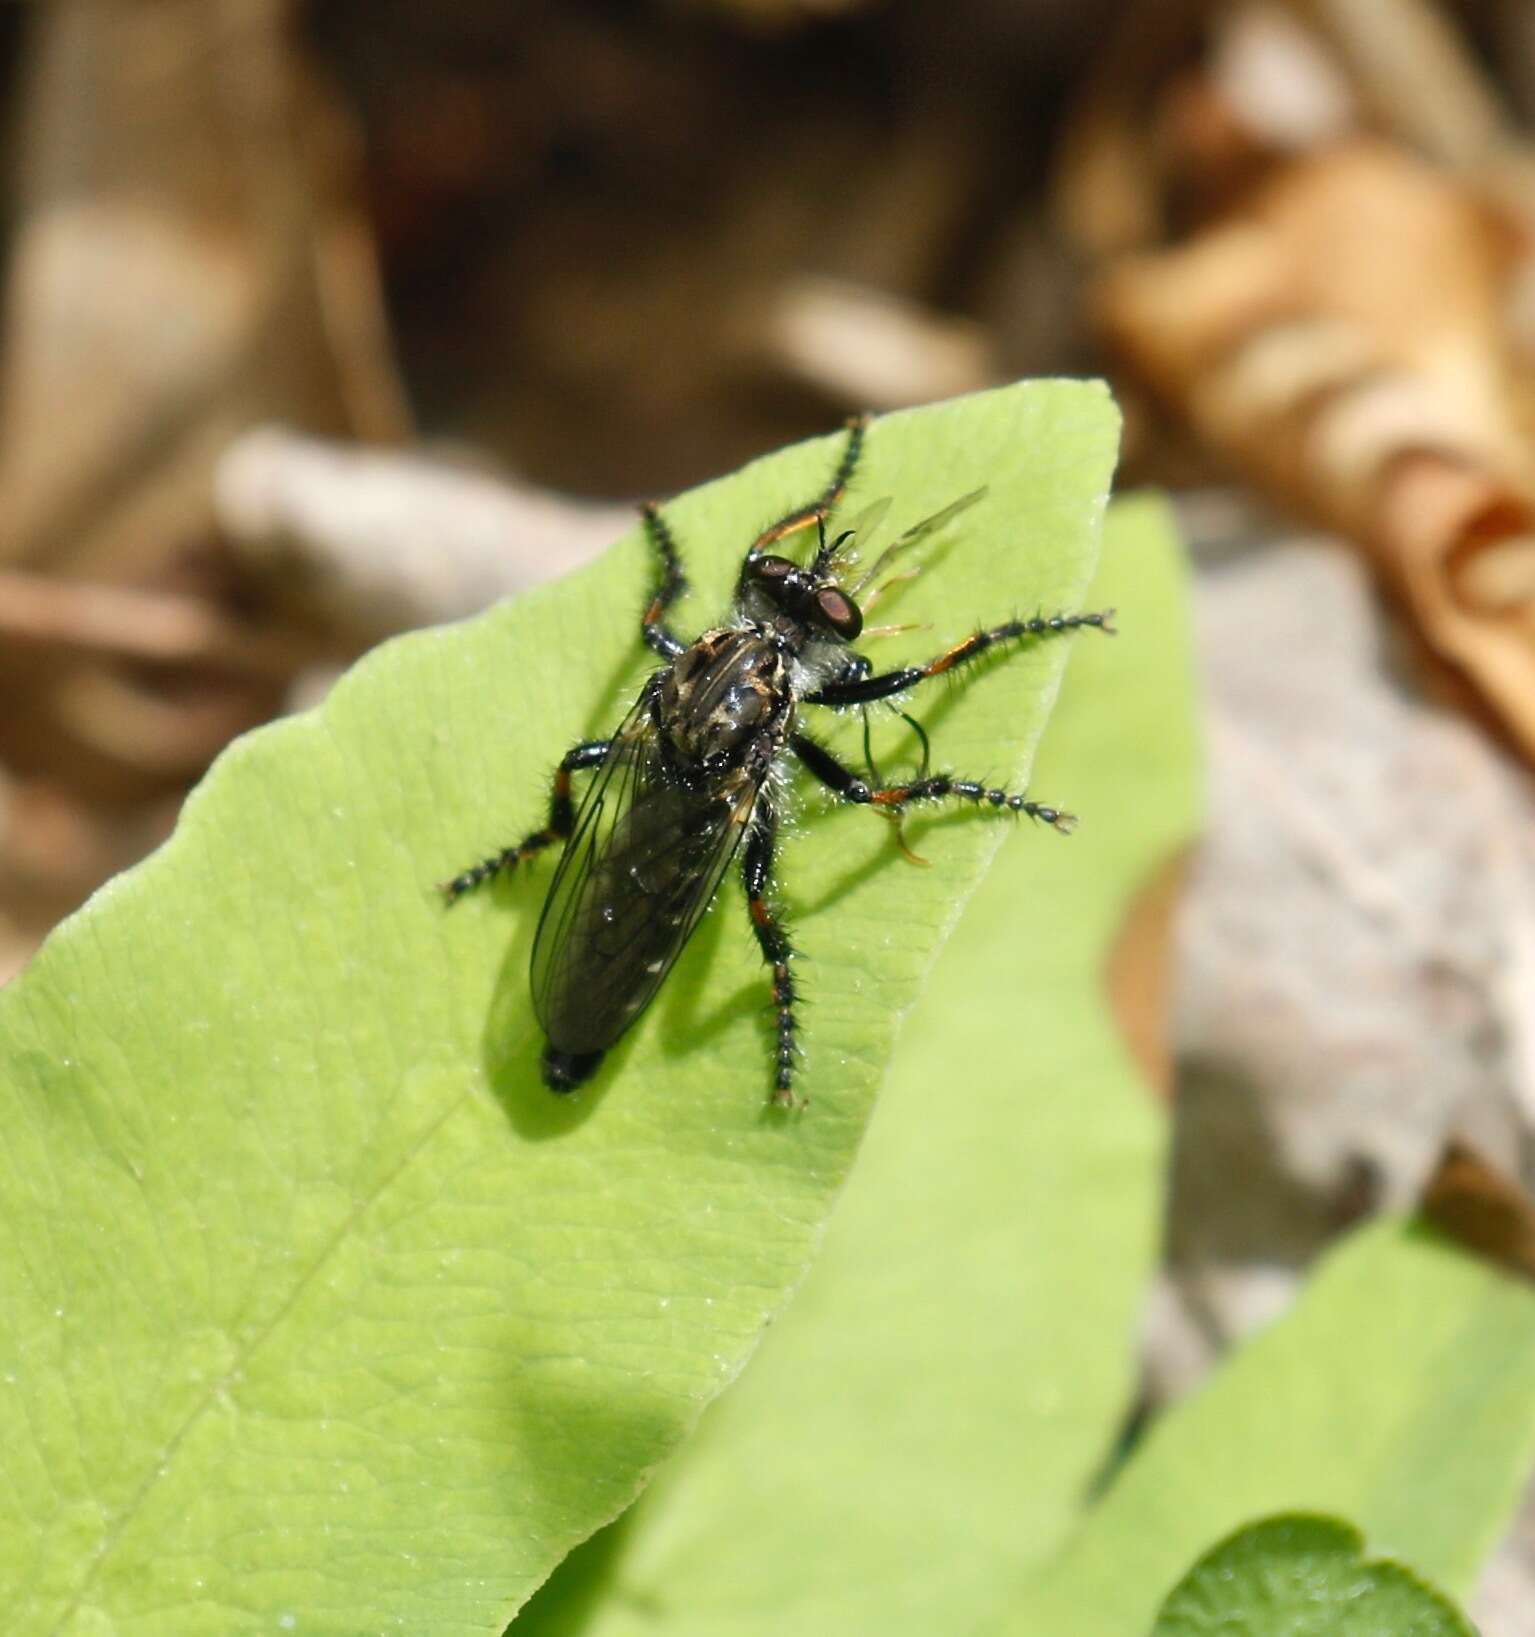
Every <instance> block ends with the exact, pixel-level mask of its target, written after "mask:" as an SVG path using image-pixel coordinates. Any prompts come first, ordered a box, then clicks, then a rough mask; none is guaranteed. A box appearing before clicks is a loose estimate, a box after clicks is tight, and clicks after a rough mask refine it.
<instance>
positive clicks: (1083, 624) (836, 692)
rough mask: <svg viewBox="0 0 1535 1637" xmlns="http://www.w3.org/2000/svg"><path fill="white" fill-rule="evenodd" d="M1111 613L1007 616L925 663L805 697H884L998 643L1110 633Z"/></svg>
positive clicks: (860, 701)
mask: <svg viewBox="0 0 1535 1637" xmlns="http://www.w3.org/2000/svg"><path fill="white" fill-rule="evenodd" d="M1113 617H1114V610H1113V609H1112V608H1105V609H1102V610H1100V611H1099V612H1098V613H1095V614H1049V615H1037V616H1036V617H1035V618H1034V619H1031V620H1009V621H1008V622H1007V624H1006V625H994V626H992V627H991V629H990V630H988V631H977V632H976V633H975V634H974V635H973V636H969V637H966V638H965V640H964V641H963V642H956V643H955V644H954V646H953V647H952V648H947V649H945V650H944V652H943V653H941V654H939V655H938V656H937V657H936V658H935V659H930V660H929V661H928V662H927V664H926V665H907V666H904V667H903V668H902V669H901V670H899V671H886V672H885V673H884V674H883V675H882V676H865V677H854V678H851V679H848V680H843V679H840V678H839V679H837V680H835V681H832V682H828V683H827V684H826V686H825V687H824V688H821V689H819V690H818V691H817V692H815V693H811V694H806V695H805V701H806V703H807V704H811V705H867V704H869V703H871V702H872V701H873V700H876V699H888V698H889V697H890V696H891V695H892V694H897V693H904V692H905V691H906V689H907V688H910V687H914V686H915V685H916V684H917V683H918V682H925V681H926V680H927V679H928V678H929V677H930V676H942V675H943V674H944V672H945V671H952V670H953V669H954V667H955V666H956V665H964V664H967V663H968V662H969V661H970V660H973V659H978V658H979V657H980V656H981V655H982V654H984V653H985V652H986V651H987V650H988V649H990V648H995V647H996V646H997V645H998V644H999V643H1003V642H1013V641H1020V640H1022V639H1024V638H1026V637H1038V638H1044V637H1056V636H1061V635H1063V634H1064V633H1065V632H1067V631H1080V630H1085V629H1091V630H1095V631H1103V632H1106V633H1107V634H1108V635H1109V636H1112V635H1113V634H1114V627H1113V626H1112V625H1111V624H1110V623H1109V622H1110V620H1112V619H1113Z"/></svg>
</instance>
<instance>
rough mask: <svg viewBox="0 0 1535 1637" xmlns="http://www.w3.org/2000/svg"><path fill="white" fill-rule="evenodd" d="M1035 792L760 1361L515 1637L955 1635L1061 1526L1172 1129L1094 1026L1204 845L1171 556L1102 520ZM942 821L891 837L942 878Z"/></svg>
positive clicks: (1121, 525)
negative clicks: (1040, 821)
mask: <svg viewBox="0 0 1535 1637" xmlns="http://www.w3.org/2000/svg"><path fill="white" fill-rule="evenodd" d="M1089 601H1090V602H1092V603H1093V604H1094V605H1098V604H1117V605H1118V606H1119V609H1120V619H1119V624H1120V629H1121V635H1120V636H1119V637H1118V639H1117V640H1116V641H1115V642H1113V643H1091V644H1089V643H1081V644H1079V645H1078V646H1077V647H1076V649H1075V650H1074V652H1073V654H1072V659H1071V664H1070V668H1069V670H1068V673H1067V687H1066V689H1065V692H1064V695H1063V698H1062V702H1061V705H1060V707H1059V708H1058V709H1057V711H1056V713H1055V715H1054V717H1053V718H1052V720H1051V726H1050V730H1049V732H1048V734H1047V735H1046V738H1045V743H1044V745H1043V747H1042V748H1041V751H1040V756H1039V760H1038V763H1037V766H1036V769H1035V776H1034V779H1033V781H1032V782H1033V785H1034V788H1035V790H1036V792H1037V793H1038V794H1039V795H1040V796H1041V797H1042V798H1046V799H1049V800H1051V801H1059V802H1061V803H1064V804H1066V805H1068V806H1070V807H1071V808H1072V809H1073V810H1074V811H1076V812H1078V813H1079V814H1080V815H1081V818H1082V825H1081V829H1080V830H1079V831H1078V833H1077V834H1076V835H1075V836H1073V837H1072V838H1071V840H1070V841H1061V840H1059V839H1058V838H1057V837H1055V836H1053V835H1049V834H1046V833H1040V832H1029V831H1028V830H1024V831H1023V832H1022V833H1020V834H1017V835H1015V836H1013V837H1012V838H1010V839H1009V841H1008V842H1007V844H1006V846H1005V847H1004V848H1003V850H1002V852H1001V853H1000V854H999V856H998V859H997V862H996V864H995V865H994V866H993V868H992V871H991V873H990V874H989V875H988V876H987V878H986V881H985V883H984V886H983V887H982V890H981V891H980V893H979V894H978V895H977V897H976V899H975V900H974V902H973V903H972V904H971V905H970V907H969V909H968V910H967V911H966V912H965V918H964V920H963V921H962V923H961V924H960V927H959V929H958V931H957V932H956V933H955V935H954V938H953V939H952V941H951V943H950V945H949V947H948V949H947V950H946V951H945V953H944V956H943V958H942V960H941V961H940V962H939V965H938V967H937V968H936V970H935V972H934V975H933V978H932V980H931V982H930V983H929V985H928V986H927V988H926V990H925V991H924V992H923V995H922V998H921V1000H920V1002H919V1003H918V1005H917V1007H916V1008H915V1009H914V1012H913V1015H912V1018H911V1020H910V1022H909V1023H908V1025H907V1028H906V1032H905V1034H904V1035H903V1037H902V1043H901V1048H900V1051H899V1053H898V1054H897V1057H896V1061H895V1064H894V1066H893V1069H892V1072H891V1075H890V1078H889V1081H888V1083H887V1085H886V1087H885V1090H884V1093H883V1094H882V1096H881V1100H880V1108H879V1112H878V1115H877V1117H876V1119H875V1121H874V1124H873V1127H872V1129H871V1131H870V1133H869V1138H868V1141H867V1143H866V1145H865V1148H864V1151H863V1153H862V1155H861V1156H860V1158H859V1163H858V1168H857V1170H856V1172H855V1174H854V1176H853V1179H852V1181H851V1183H850V1185H849V1187H848V1190H847V1193H846V1195H845V1196H844V1198H843V1200H842V1202H841V1203H840V1204H839V1206H838V1208H837V1213H836V1216H835V1218H834V1219H833V1221H832V1224H831V1229H830V1231H829V1233H828V1235H827V1242H826V1246H825V1249H824V1251H823V1254H822V1256H821V1258H820V1260H819V1261H818V1262H817V1263H816V1265H815V1267H814V1269H813V1270H812V1272H811V1274H810V1277H809V1278H808V1279H807V1281H806V1283H805V1287H804V1289H803V1290H802V1291H801V1292H800V1294H799V1295H798V1296H797V1297H796V1298H795V1301H794V1304H793V1306H792V1307H791V1308H790V1309H789V1311H788V1312H787V1314H785V1316H784V1317H783V1318H782V1320H780V1322H779V1323H778V1324H777V1325H775V1326H774V1328H773V1331H772V1333H771V1335H770V1336H769V1337H768V1339H767V1341H766V1342H765V1343H764V1345H763V1347H762V1349H761V1351H760V1352H759V1354H758V1355H757V1357H756V1358H755V1359H754V1360H753V1361H752V1365H751V1368H750V1369H749V1370H748V1371H747V1372H746V1374H745V1376H744V1377H743V1378H742V1379H741V1380H740V1381H739V1382H738V1383H737V1384H736V1385H735V1386H734V1387H733V1388H732V1389H731V1391H730V1392H729V1393H728V1394H727V1395H726V1396H725V1397H724V1398H723V1399H721V1401H720V1402H719V1403H718V1404H716V1405H715V1406H714V1407H713V1408H712V1409H711V1410H710V1412H709V1414H708V1416H707V1417H706V1418H705V1420H704V1422H703V1424H702V1426H701V1427H700V1429H699V1432H698V1434H697V1435H696V1436H695V1437H694V1438H693V1439H692V1440H690V1441H689V1443H688V1444H687V1446H686V1447H685V1448H684V1449H683V1450H682V1451H681V1452H679V1454H678V1456H677V1457H676V1459H675V1460H674V1461H673V1462H672V1463H671V1464H670V1465H669V1466H668V1467H667V1468H666V1469H665V1470H664V1472H662V1473H661V1474H660V1475H659V1477H658V1479H657V1481H656V1483H655V1484H654V1485H652V1487H651V1489H650V1491H649V1492H648V1493H647V1494H646V1495H645V1497H644V1498H643V1499H642V1500H641V1501H640V1503H639V1504H638V1505H637V1506H636V1507H635V1509H634V1511H633V1512H632V1513H630V1514H629V1515H628V1516H626V1517H625V1518H624V1519H623V1520H622V1521H621V1522H620V1523H619V1524H617V1525H616V1526H615V1527H614V1528H613V1529H612V1530H610V1531H609V1532H608V1534H607V1535H605V1536H602V1537H599V1538H598V1539H597V1540H596V1541H593V1542H592V1543H590V1544H589V1545H588V1546H587V1547H585V1548H583V1549H582V1550H581V1551H579V1552H577V1553H576V1554H575V1555H574V1556H573V1557H572V1558H571V1559H569V1560H568V1561H567V1563H566V1564H564V1565H562V1566H561V1568H560V1569H559V1570H558V1571H557V1572H556V1574H555V1576H554V1578H553V1579H552V1580H551V1581H550V1583H549V1585H548V1586H547V1587H545V1589H544V1591H543V1592H542V1593H541V1594H540V1596H539V1597H538V1598H537V1599H536V1600H535V1601H534V1602H533V1603H532V1604H530V1605H529V1607H528V1608H527V1609H526V1610H525V1611H524V1613H523V1615H522V1616H521V1618H520V1619H519V1620H518V1621H517V1622H516V1624H515V1626H514V1627H513V1630H514V1631H515V1632H516V1633H517V1634H518V1637H524V1634H526V1637H553V1634H555V1633H559V1634H560V1637H575V1634H577V1633H579V1634H581V1637H628V1634H631V1633H639V1632H642V1631H643V1632H647V1633H654V1634H655V1637H693V1634H697V1637H703V1634H705V1633H707V1634H709V1637H748V1634H761V1637H767V1634H770V1633H771V1634H774V1637H776V1634H778V1633H781V1632H814V1633H822V1632H827V1633H830V1632H850V1633H851V1632H879V1633H881V1634H884V1637H898V1634H900V1633H906V1632H910V1633H912V1634H913V1637H917V1634H920V1637H931V1634H932V1633H934V1632H939V1631H943V1632H963V1631H965V1630H967V1629H971V1628H972V1627H973V1625H974V1623H975V1621H976V1620H977V1619H978V1618H979V1616H980V1615H981V1614H982V1613H983V1612H984V1611H987V1610H991V1609H995V1608H996V1607H997V1606H998V1605H999V1604H1000V1603H1001V1602H1002V1601H1003V1600H1004V1598H1005V1596H1006V1594H1007V1593H1008V1591H1009V1590H1010V1589H1011V1588H1012V1587H1013V1586H1014V1585H1015V1584H1016V1581H1017V1576H1018V1572H1019V1565H1020V1554H1028V1553H1044V1552H1046V1551H1047V1550H1048V1549H1049V1548H1050V1547H1051V1546H1052V1545H1054V1544H1055V1543H1056V1542H1057V1541H1058V1540H1059V1538H1060V1536H1061V1534H1062V1532H1063V1531H1064V1530H1065V1529H1066V1528H1067V1526H1068V1525H1069V1524H1070V1523H1071V1522H1072V1521H1073V1520H1074V1519H1075V1518H1076V1516H1077V1515H1078V1513H1079V1511H1080V1506H1081V1498H1082V1495H1083V1493H1084V1491H1085V1490H1086V1488H1087V1487H1088V1485H1089V1483H1090V1481H1091V1478H1092V1476H1093V1474H1094V1472H1095V1471H1096V1469H1097V1468H1098V1467H1099V1465H1100V1464H1101V1463H1102V1461H1103V1459H1104V1457H1105V1452H1106V1449H1107V1447H1108V1444H1109V1441H1110V1439H1111V1438H1112V1436H1113V1433H1114V1431H1115V1429H1116V1427H1117V1425H1118V1424H1119V1422H1120V1420H1121V1419H1122V1417H1123V1415H1124V1413H1125V1407H1126V1403H1127V1400H1128V1398H1129V1395H1130V1393H1131V1390H1132V1385H1133V1383H1132V1376H1133V1365H1134V1358H1133V1349H1132V1347H1131V1345H1130V1336H1131V1334H1132V1330H1133V1325H1134V1318H1135V1314H1136V1311H1137V1309H1138V1306H1139V1303H1140V1299H1141V1294H1142V1290H1143V1288H1144V1282H1145V1279H1146V1276H1147V1274H1148V1272H1149V1270H1150V1267H1151V1265H1152V1262H1153V1259H1154V1256H1155V1251H1156V1242H1157V1227H1158V1218H1159V1181H1160V1170H1161V1166H1160V1161H1161V1156H1162V1148H1163V1134H1164V1129H1165V1121H1164V1119H1163V1117H1162V1115H1161V1112H1160V1111H1159V1110H1158V1109H1157V1108H1156V1106H1155V1104H1154V1101H1153V1098H1152V1096H1151V1094H1150V1093H1149V1091H1148V1089H1147V1088H1146V1086H1145V1085H1144V1084H1143V1083H1142V1081H1141V1079H1140V1077H1139V1075H1138V1074H1137V1073H1136V1071H1135V1069H1134V1067H1133V1066H1132V1064H1131V1063H1130V1061H1129V1060H1128V1058H1127V1056H1126V1053H1125V1051H1124V1049H1123V1047H1122V1046H1121V1044H1120V1041H1119V1038H1118V1036H1117V1033H1116V1030H1115V1027H1114V1024H1113V1021H1112V1019H1111V1018H1110V1016H1109V1015H1108V1011H1107V1006H1106V1001H1105V997H1104V992H1103V968H1104V964H1105V960H1106V958H1107V953H1108V950H1109V948H1110V946H1111V945H1112V943H1113V940H1114V938H1115V936H1116V933H1117V932H1118V931H1119V929H1120V927H1121V925H1122V924H1123V922H1124V919H1125V915H1126V911H1127V907H1128V905H1129V903H1130V901H1131V899H1132V897H1133V896H1134V895H1135V893H1136V892H1137V891H1138V889H1140V888H1141V887H1143V886H1144V885H1145V884H1146V883H1147V881H1148V880H1149V879H1150V878H1152V877H1153V876H1154V875H1156V874H1157V872H1158V871H1159V868H1160V866H1162V865H1164V864H1165V863H1166V861H1167V860H1168V858H1169V856H1170V854H1172V853H1173V852H1174V851H1175V850H1176V849H1177V848H1178V847H1179V846H1180V845H1181V844H1182V843H1184V842H1185V841H1186V840H1187V838H1188V837H1189V834H1190V832H1191V830H1192V828H1193V824H1194V821H1195V808H1196V801H1195V793H1194V777H1193V764H1194V760H1195V751H1194V725H1193V718H1192V711H1191V702H1190V681H1189V663H1188V636H1187V617H1186V610H1185V606H1184V587H1183V579H1182V571H1181V564H1180V561H1179V555H1178V552H1177V549H1176V543H1175V541H1174V539H1173V536H1172V533H1171V530H1170V528H1169V526H1168V521H1167V518H1166V515H1165V512H1164V510H1163V508H1162V507H1161V506H1159V505H1156V504H1153V503H1146V502H1141V503H1135V504H1133V505H1120V506H1116V507H1115V508H1114V509H1113V510H1112V511H1111V512H1110V516H1109V526H1108V529H1107V531H1106V534H1105V550H1104V561H1103V566H1102V568H1101V570H1100V573H1099V578H1098V580H1097V581H1096V582H1095V583H1094V586H1093V589H1092V591H1091V593H1090V594H1089ZM957 836H958V829H957V826H956V825H955V824H953V823H944V822H939V823H937V824H934V825H933V826H932V827H931V828H930V829H926V830H919V829H918V827H917V826H915V825H913V826H912V827H911V843H912V845H913V846H914V847H915V848H917V849H918V850H919V851H920V852H921V853H923V854H924V855H925V856H927V857H928V858H930V859H931V860H932V872H917V871H912V870H908V871H905V872H904V873H903V874H902V875H901V876H900V877H899V878H897V879H896V880H894V881H888V882H887V883H886V886H887V889H888V890H889V891H890V892H891V893H892V895H893V896H892V902H899V899H900V895H902V894H904V892H905V891H906V890H907V889H908V888H910V887H912V886H914V885H915V884H916V883H917V882H919V881H920V880H921V879H923V877H924V875H925V874H927V873H936V872H937V871H940V870H946V869H947V867H948V863H949V851H950V848H951V847H952V846H953V844H954V842H955V840H956V839H957Z"/></svg>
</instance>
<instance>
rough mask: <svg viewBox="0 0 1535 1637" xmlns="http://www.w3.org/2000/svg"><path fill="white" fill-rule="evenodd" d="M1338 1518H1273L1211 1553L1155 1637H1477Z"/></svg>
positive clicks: (1181, 1589)
mask: <svg viewBox="0 0 1535 1637" xmlns="http://www.w3.org/2000/svg"><path fill="white" fill-rule="evenodd" d="M1363 1554H1364V1537H1363V1536H1362V1535H1361V1534H1360V1533H1359V1531H1358V1530H1357V1529H1355V1528H1354V1527H1353V1526H1352V1525H1351V1524H1347V1523H1344V1522H1342V1521H1341V1520H1340V1519H1338V1518H1328V1517H1320V1516H1313V1515H1307V1514H1304V1513H1301V1514H1295V1515H1292V1516H1288V1517H1277V1518H1265V1519H1264V1520H1263V1521H1262V1522H1259V1523H1254V1524H1249V1525H1248V1527H1247V1528H1245V1529H1242V1530H1239V1531H1238V1532H1237V1533H1236V1534H1234V1535H1232V1536H1231V1537H1230V1538H1229V1539H1227V1540H1224V1541H1222V1542H1221V1543H1220V1545H1218V1546H1216V1547H1214V1548H1213V1549H1212V1550H1210V1551H1209V1552H1207V1553H1206V1554H1205V1555H1204V1556H1203V1557H1202V1558H1200V1560H1199V1561H1198V1562H1197V1563H1196V1564H1195V1565H1194V1567H1193V1568H1192V1569H1190V1570H1189V1572H1188V1573H1187V1574H1186V1575H1185V1576H1184V1577H1183V1579H1182V1580H1181V1581H1180V1582H1179V1583H1178V1585H1177V1586H1176V1587H1175V1588H1174V1589H1173V1591H1172V1592H1171V1593H1170V1594H1169V1596H1168V1599H1167V1601H1166V1602H1165V1603H1164V1604H1163V1605H1162V1612H1161V1613H1160V1614H1159V1615H1158V1616H1157V1623H1156V1628H1155V1630H1154V1631H1153V1633H1152V1637H1476V1633H1475V1631H1474V1630H1473V1629H1472V1626H1471V1623H1470V1622H1469V1621H1468V1620H1467V1619H1466V1618H1465V1616H1464V1615H1463V1614H1461V1613H1460V1611H1459V1610H1458V1609H1457V1608H1456V1607H1455V1606H1454V1605H1453V1604H1452V1603H1451V1602H1450V1601H1449V1599H1448V1598H1446V1597H1444V1596H1442V1595H1441V1594H1440V1593H1439V1592H1437V1591H1435V1590H1434V1589H1433V1588H1432V1587H1431V1586H1429V1585H1426V1584H1425V1583H1424V1582H1423V1581H1422V1580H1420V1579H1418V1577H1417V1576H1416V1575H1414V1574H1413V1572H1412V1571H1411V1570H1410V1569H1407V1568H1404V1567H1403V1566H1402V1565H1401V1564H1400V1563H1392V1562H1390V1561H1384V1560H1379V1559H1366V1558H1365V1556H1364V1555H1363Z"/></svg>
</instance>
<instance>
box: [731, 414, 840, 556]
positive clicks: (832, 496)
mask: <svg viewBox="0 0 1535 1637" xmlns="http://www.w3.org/2000/svg"><path fill="white" fill-rule="evenodd" d="M868 429H869V417H868V416H867V415H857V416H855V417H854V418H853V419H852V420H850V421H849V422H848V423H847V442H846V443H845V444H844V445H843V446H842V458H841V459H840V460H839V461H838V462H837V469H836V471H835V472H833V473H832V476H831V482H830V483H828V484H827V485H826V487H825V488H824V489H823V490H822V491H821V493H820V495H819V496H818V497H817V498H816V499H815V500H811V501H807V502H806V504H805V505H803V506H796V507H795V509H794V510H793V511H792V512H789V513H787V514H786V515H785V516H783V517H780V518H779V519H778V521H777V522H776V523H774V524H772V525H771V527H769V528H765V529H764V530H763V531H762V533H761V534H759V535H758V536H757V538H756V539H755V540H753V541H752V543H751V549H750V550H749V551H748V552H747V553H746V562H745V563H744V564H743V565H742V577H743V579H744V577H745V572H746V568H747V566H749V565H750V563H751V561H752V559H753V558H754V557H760V556H761V555H762V553H763V552H764V551H766V550H767V549H768V547H769V546H776V545H777V544H778V542H779V541H780V540H786V539H788V537H789V536H790V535H791V534H799V533H800V532H801V531H802V530H804V529H809V528H821V529H823V532H824V525H825V522H826V518H827V516H828V514H829V513H830V512H831V510H832V508H833V507H834V506H836V504H837V502H838V501H839V500H841V498H842V496H843V494H844V493H845V492H846V490H847V486H848V484H849V483H851V482H852V481H853V473H854V472H855V471H856V470H857V469H858V460H859V456H861V455H862V454H863V440H864V433H865V432H867V431H868Z"/></svg>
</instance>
